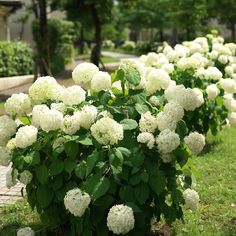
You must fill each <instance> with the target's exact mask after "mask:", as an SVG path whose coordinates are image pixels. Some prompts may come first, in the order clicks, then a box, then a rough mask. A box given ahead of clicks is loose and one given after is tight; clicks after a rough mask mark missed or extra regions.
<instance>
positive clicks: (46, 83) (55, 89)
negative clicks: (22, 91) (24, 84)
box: [29, 76, 62, 104]
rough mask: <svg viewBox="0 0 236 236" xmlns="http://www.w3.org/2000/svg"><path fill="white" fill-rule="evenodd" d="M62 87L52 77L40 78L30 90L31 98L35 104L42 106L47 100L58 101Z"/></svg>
mask: <svg viewBox="0 0 236 236" xmlns="http://www.w3.org/2000/svg"><path fill="white" fill-rule="evenodd" d="M61 90H62V87H61V86H60V85H59V84H58V83H57V81H56V80H55V79H54V78H53V77H50V76H45V77H40V78H38V79H37V80H36V81H35V82H34V83H33V84H32V85H31V87H30V88H29V96H30V97H31V99H32V100H33V102H34V103H35V104H41V103H44V102H46V101H47V100H53V101H58V100H59V97H60V94H61Z"/></svg>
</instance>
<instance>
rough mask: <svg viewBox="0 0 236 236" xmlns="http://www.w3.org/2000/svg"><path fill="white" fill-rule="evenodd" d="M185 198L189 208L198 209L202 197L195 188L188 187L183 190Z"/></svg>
mask: <svg viewBox="0 0 236 236" xmlns="http://www.w3.org/2000/svg"><path fill="white" fill-rule="evenodd" d="M183 198H184V201H185V204H186V206H187V207H188V208H190V209H191V210H192V211H195V210H196V209H197V207H198V204H199V201H200V198H199V195H198V193H197V192H196V191H195V190H193V189H190V188H188V189H186V190H185V191H184V192H183Z"/></svg>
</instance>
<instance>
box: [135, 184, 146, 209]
mask: <svg viewBox="0 0 236 236" xmlns="http://www.w3.org/2000/svg"><path fill="white" fill-rule="evenodd" d="M134 195H135V197H136V199H137V201H138V202H139V203H140V204H141V205H142V204H144V203H145V202H146V201H147V199H148V196H149V188H148V186H147V185H146V184H144V183H141V184H139V185H138V186H136V187H135V189H134Z"/></svg>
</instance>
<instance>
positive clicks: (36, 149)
mask: <svg viewBox="0 0 236 236" xmlns="http://www.w3.org/2000/svg"><path fill="white" fill-rule="evenodd" d="M209 37H210V36H209ZM184 45H185V46H184ZM184 45H178V46H176V48H174V49H173V48H171V47H170V46H167V45H166V46H165V48H163V53H160V54H156V53H149V54H148V55H147V56H142V57H141V58H140V61H136V60H123V61H122V63H121V64H120V67H119V69H118V70H117V71H115V72H114V73H113V74H112V75H111V76H110V75H109V74H108V73H106V72H102V71H99V68H98V67H96V66H95V65H94V64H91V63H82V64H79V65H77V66H76V68H75V69H74V70H73V72H72V78H73V80H74V82H75V83H76V84H77V85H75V86H71V87H68V88H64V87H62V86H60V85H59V84H57V82H56V80H55V79H54V78H52V77H49V76H47V77H41V78H38V79H37V80H36V82H35V83H34V84H33V85H32V86H31V87H30V89H29V95H26V94H14V95H12V97H11V98H9V99H8V100H7V101H6V104H5V110H6V112H7V114H8V115H9V116H10V117H9V116H2V117H0V129H1V130H2V132H1V135H0V164H2V165H8V164H9V163H10V162H11V163H12V168H11V169H10V171H9V172H8V173H7V185H8V187H11V186H13V185H14V184H15V183H16V179H19V180H20V181H21V182H22V183H24V184H26V191H27V198H28V202H29V204H30V205H31V206H32V207H33V208H36V209H37V211H38V213H39V214H40V216H41V219H42V221H43V222H44V223H45V224H46V225H48V227H49V228H54V229H58V228H60V231H61V232H62V233H63V234H64V235H66V234H69V235H78V234H79V235H86V236H87V235H99V236H100V235H104V236H105V235H113V234H126V235H140V236H143V235H148V234H149V233H150V229H151V222H152V220H153V219H156V220H157V221H159V220H160V219H161V218H163V219H165V221H166V222H167V223H169V224H170V223H172V222H173V221H175V220H176V219H183V212H182V206H183V205H184V204H185V205H186V207H188V208H190V209H191V210H192V211H194V210H195V209H196V208H197V206H198V203H199V196H198V193H197V192H196V191H195V190H194V189H193V188H194V186H195V185H194V184H192V177H193V173H192V169H194V168H192V167H191V165H190V162H189V159H190V158H191V156H192V155H197V154H199V153H200V152H201V151H202V149H203V147H204V145H205V138H204V135H202V133H206V132H208V130H211V131H212V133H213V134H214V133H215V132H217V131H218V129H220V128H221V126H222V122H223V121H225V119H226V117H227V115H228V120H229V123H230V124H233V123H236V112H235V111H236V106H235V104H236V103H235V100H234V98H233V94H234V93H235V92H236V84H235V82H234V80H233V78H234V74H235V48H236V47H235V44H230V45H224V44H223V41H222V38H214V37H210V38H209V41H208V40H207V39H206V38H200V39H199V38H198V39H196V40H195V41H194V42H186V43H184ZM190 45H192V47H191V46H190ZM216 48H217V51H220V53H219V54H217V57H214V59H210V58H207V57H206V56H205V53H206V55H208V56H209V53H210V55H212V54H214V55H215V54H216V53H213V51H214V50H216ZM227 48H228V49H229V50H228V49H227ZM203 49H204V50H205V51H201V52H199V50H203ZM191 50H193V51H191ZM195 50H198V52H196V51H195ZM209 50H210V52H209ZM226 52H227V56H226V55H225V54H226ZM221 56H226V59H222V58H221V59H220V57H221ZM225 61H227V62H228V64H227V66H226V65H225V64H226V63H223V62H225ZM213 62H214V63H215V64H212V63H213ZM218 62H220V63H221V64H220V65H221V66H222V64H224V66H223V67H222V68H221V70H222V71H223V70H224V72H225V74H224V75H226V74H227V76H230V78H223V73H222V72H220V71H219V70H218V69H217V68H216V67H213V65H218V64H217V63H218ZM200 72H201V73H200ZM203 72H204V73H203ZM229 73H231V75H229ZM206 119H208V121H205V120H206ZM197 131H198V132H197ZM24 230H26V231H27V230H28V231H29V230H30V229H28V228H27V229H24Z"/></svg>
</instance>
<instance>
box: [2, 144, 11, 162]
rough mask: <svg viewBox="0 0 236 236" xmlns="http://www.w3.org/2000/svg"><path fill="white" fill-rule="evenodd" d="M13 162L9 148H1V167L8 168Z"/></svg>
mask: <svg viewBox="0 0 236 236" xmlns="http://www.w3.org/2000/svg"><path fill="white" fill-rule="evenodd" d="M10 162H11V155H10V152H9V150H8V149H7V148H5V147H1V146H0V166H8V165H9V164H10Z"/></svg>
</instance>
